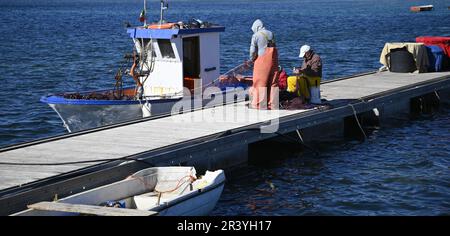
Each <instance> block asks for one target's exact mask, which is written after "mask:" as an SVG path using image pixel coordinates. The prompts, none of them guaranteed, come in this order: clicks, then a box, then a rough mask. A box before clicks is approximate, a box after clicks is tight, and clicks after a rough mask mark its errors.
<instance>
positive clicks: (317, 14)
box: [0, 0, 450, 215]
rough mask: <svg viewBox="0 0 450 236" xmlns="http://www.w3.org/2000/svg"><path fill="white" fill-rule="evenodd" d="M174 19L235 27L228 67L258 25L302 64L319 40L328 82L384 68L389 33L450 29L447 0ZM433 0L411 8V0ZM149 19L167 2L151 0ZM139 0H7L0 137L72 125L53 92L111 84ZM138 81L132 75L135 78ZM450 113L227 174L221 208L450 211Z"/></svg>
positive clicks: (1, 4) (239, 10)
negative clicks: (429, 7)
mask: <svg viewBox="0 0 450 236" xmlns="http://www.w3.org/2000/svg"><path fill="white" fill-rule="evenodd" d="M169 2H170V8H169V10H168V12H167V14H166V16H167V19H168V20H173V21H178V20H190V19H191V18H194V17H195V18H199V19H201V20H205V21H209V22H213V23H218V24H221V25H223V26H225V27H226V31H225V32H224V33H223V34H222V36H221V63H222V68H221V71H222V72H225V71H227V70H229V69H230V68H232V67H234V66H235V65H236V64H238V63H240V62H242V61H244V60H245V59H246V58H247V57H248V48H249V42H250V37H251V33H252V32H251V30H250V27H251V24H252V23H253V21H254V20H255V19H256V18H260V19H262V20H263V21H264V22H265V23H266V25H267V28H268V29H270V30H272V31H273V32H274V33H275V35H276V40H277V46H278V48H279V54H280V63H281V65H282V66H284V67H285V68H292V67H293V66H299V64H300V60H299V58H298V50H299V48H300V46H301V45H302V44H305V43H307V44H310V45H311V46H312V47H313V49H314V50H315V51H316V52H318V53H319V54H320V55H321V56H322V59H323V62H324V79H332V78H336V77H342V76H347V75H351V74H355V73H358V72H365V71H370V70H375V69H377V68H379V67H380V64H379V54H380V52H381V49H382V48H383V46H384V43H385V42H394V41H414V40H415V38H416V37H417V36H424V35H435V36H449V35H450V10H448V9H447V6H450V2H449V1H436V0H435V1H431V0H430V1H404V0H340V1H337V0H298V1H294V0H278V1H269V0H254V1H250V0H232V1H225V0H215V1H209V0H198V1H188V0H172V1H169ZM425 3H426V4H433V5H434V7H435V9H434V10H433V11H430V12H421V13H413V12H410V11H409V7H410V6H413V5H423V4H425ZM148 5H149V7H148V8H149V11H150V13H151V16H150V18H151V19H154V20H155V21H156V20H157V19H158V14H159V11H158V9H159V1H149V4H148ZM141 9H142V1H138V0H38V1H36V0H16V1H7V0H0V82H1V84H2V87H3V89H2V90H1V92H0V96H1V99H0V146H5V145H10V144H13V143H18V142H24V141H30V140H33V139H37V138H42V137H46V136H52V135H58V134H64V133H65V132H66V131H65V129H64V127H63V126H62V123H61V121H60V120H59V118H58V116H57V115H56V113H54V112H53V111H52V110H51V109H50V108H49V107H48V106H47V105H45V104H43V103H40V102H39V98H40V97H41V96H43V95H46V94H48V93H55V92H64V91H82V90H91V89H102V88H111V87H112V86H113V85H114V74H115V70H116V68H117V67H118V65H119V63H120V61H121V60H122V56H123V54H124V53H126V52H130V51H131V49H132V46H133V44H132V42H131V39H130V38H129V37H128V36H127V34H126V30H125V28H124V22H130V23H131V24H132V25H137V24H138V20H137V19H138V16H139V13H140V11H141ZM130 82H131V81H130ZM449 111H450V110H449V109H448V108H446V107H444V108H442V109H441V111H440V112H438V113H437V114H436V115H435V116H433V118H429V119H423V120H415V121H407V122H404V123H401V124H399V125H398V126H393V127H389V128H381V129H379V130H377V131H376V132H374V133H372V134H371V135H370V136H369V139H368V140H367V141H366V142H364V143H362V144H361V143H353V142H338V143H332V144H327V145H322V146H321V150H320V152H321V155H320V157H313V156H308V155H307V154H300V153H294V154H292V155H291V156H290V157H289V158H283V159H282V160H279V161H278V162H277V161H275V162H274V163H271V165H269V166H249V167H248V170H247V171H246V172H248V174H247V175H244V176H241V177H238V179H239V178H240V180H239V181H230V182H228V183H227V186H226V188H225V191H224V194H223V196H222V198H221V200H220V202H219V204H218V206H217V208H216V209H215V211H214V212H213V214H216V215H235V214H239V215H254V214H256V215H260V214H262V215H303V214H338V215H375V214H388V215H391V214H392V215H420V214H425V215H438V214H449V213H450V200H449V199H450V188H449V187H450V181H449V180H450V178H449V174H450V172H449V167H450V163H449V162H450V145H449V144H450V141H449V140H450V132H449V131H450V122H449V121H450V112H449Z"/></svg>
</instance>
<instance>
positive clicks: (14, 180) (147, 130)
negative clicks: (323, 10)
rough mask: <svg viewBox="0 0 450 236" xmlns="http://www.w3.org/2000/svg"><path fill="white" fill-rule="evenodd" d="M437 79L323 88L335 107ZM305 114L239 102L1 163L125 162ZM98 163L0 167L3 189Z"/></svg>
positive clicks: (400, 78) (24, 151) (361, 80)
mask: <svg viewBox="0 0 450 236" xmlns="http://www.w3.org/2000/svg"><path fill="white" fill-rule="evenodd" d="M437 78H441V79H442V80H450V72H443V73H425V74H400V73H390V72H382V73H375V74H369V75H364V76H358V77H354V78H350V79H345V80H339V81H334V82H330V83H326V84H323V85H321V90H322V98H325V99H327V100H329V101H331V102H336V101H340V100H354V99H360V98H363V97H367V96H371V95H374V94H377V93H380V92H386V91H389V90H393V89H397V88H400V87H403V86H408V85H414V84H418V83H423V82H427V81H434V80H435V79H437ZM306 111H307V110H295V111H294V110H290V111H288V110H273V111H264V110H255V109H248V108H247V107H246V106H245V103H244V102H240V103H236V104H231V105H226V106H221V107H215V108H210V109H204V110H199V111H195V112H191V113H186V114H181V115H176V116H170V117H165V118H161V119H155V120H149V121H145V122H140V123H135V124H130V125H127V126H121V127H115V128H111V129H105V130H101V131H97V132H92V133H88V134H83V135H78V136H72V137H68V138H63V139H60V140H55V141H51V142H46V143H41V144H36V145H31V146H28V147H24V148H19V149H14V150H9V151H3V152H0V162H19V163H24V164H25V163H60V162H73V161H85V160H99V161H102V160H106V159H114V158H122V157H126V156H130V155H135V154H138V153H141V152H145V151H149V150H154V149H157V148H162V147H165V146H168V145H172V144H176V143H180V142H184V141H187V140H193V139H196V138H200V137H204V136H208V135H214V134H220V133H222V132H225V131H227V130H230V129H236V128H240V127H245V126H248V125H252V124H256V123H260V122H265V121H270V120H272V119H276V118H283V117H286V116H289V115H293V114H301V113H303V112H306ZM225 114H226V116H225ZM349 114H350V111H349ZM99 163H100V162H99ZM94 164H95V163H83V164H70V165H59V166H27V165H24V166H12V165H0V189H6V188H10V187H14V186H18V185H22V184H25V183H29V182H32V181H36V180H39V179H44V178H47V177H51V176H55V175H58V174H61V173H66V172H69V171H73V170H77V169H80V168H83V167H87V166H91V165H94Z"/></svg>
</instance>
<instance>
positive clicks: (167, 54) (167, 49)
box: [158, 39, 175, 58]
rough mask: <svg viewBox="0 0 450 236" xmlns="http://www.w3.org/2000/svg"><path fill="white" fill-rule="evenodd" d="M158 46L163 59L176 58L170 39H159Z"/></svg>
mask: <svg viewBox="0 0 450 236" xmlns="http://www.w3.org/2000/svg"><path fill="white" fill-rule="evenodd" d="M158 46H159V50H160V51H161V56H162V58H175V53H174V52H173V48H172V43H171V42H170V40H169V39H158Z"/></svg>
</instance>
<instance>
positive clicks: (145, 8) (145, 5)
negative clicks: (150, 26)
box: [144, 0, 147, 26]
mask: <svg viewBox="0 0 450 236" xmlns="http://www.w3.org/2000/svg"><path fill="white" fill-rule="evenodd" d="M144 26H147V0H144Z"/></svg>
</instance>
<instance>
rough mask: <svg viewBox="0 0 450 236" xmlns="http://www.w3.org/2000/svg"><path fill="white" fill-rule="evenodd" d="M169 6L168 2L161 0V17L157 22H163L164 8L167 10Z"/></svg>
mask: <svg viewBox="0 0 450 236" xmlns="http://www.w3.org/2000/svg"><path fill="white" fill-rule="evenodd" d="M168 8H169V3H168V2H166V1H164V0H161V17H160V19H159V24H163V23H164V20H163V16H164V10H167V9H168Z"/></svg>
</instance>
